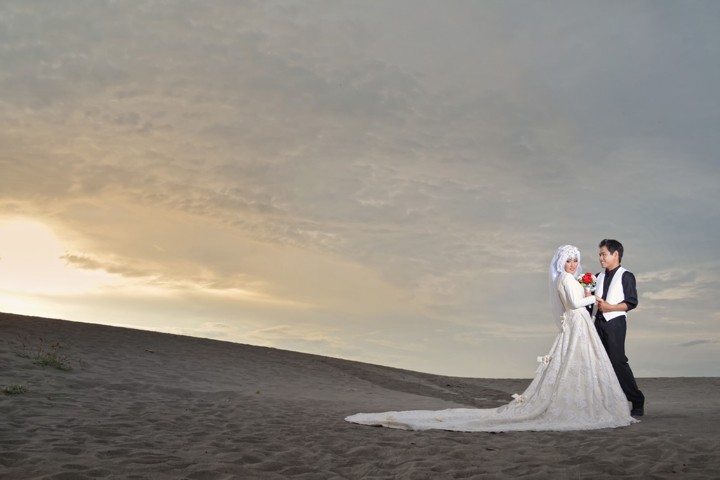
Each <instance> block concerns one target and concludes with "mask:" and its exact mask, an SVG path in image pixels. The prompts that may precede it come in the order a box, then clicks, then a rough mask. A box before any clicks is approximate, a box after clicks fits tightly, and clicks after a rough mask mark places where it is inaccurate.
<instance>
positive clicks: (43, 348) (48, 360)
mask: <svg viewBox="0 0 720 480" xmlns="http://www.w3.org/2000/svg"><path fill="white" fill-rule="evenodd" d="M40 342H41V343H40V345H38V346H37V347H36V348H30V347H28V346H27V345H26V344H25V343H24V342H23V344H22V351H21V352H19V353H18V356H20V357H23V358H29V359H30V360H32V361H33V363H34V364H36V365H42V366H43V367H45V366H48V367H55V368H57V369H58V370H72V367H71V366H70V360H69V359H68V356H67V355H66V354H64V353H62V351H61V350H62V348H63V346H62V345H61V344H60V342H55V343H53V344H51V345H47V344H46V343H45V342H44V341H43V340H42V339H40Z"/></svg>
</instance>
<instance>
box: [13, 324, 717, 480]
mask: <svg viewBox="0 0 720 480" xmlns="http://www.w3.org/2000/svg"><path fill="white" fill-rule="evenodd" d="M58 344H59V348H57V347H53V346H54V345H58ZM38 349H43V351H44V352H46V353H50V354H53V353H58V354H59V356H60V357H64V362H65V364H66V365H67V366H69V367H70V368H71V369H70V370H62V369H59V368H55V367H53V366H51V365H46V366H42V365H38V364H36V363H34V361H33V358H32V357H33V356H34V355H36V354H37V352H38ZM528 383H529V380H516V379H483V378H457V377H443V376H437V375H430V374H423V373H418V372H411V371H406V370H399V369H393V368H388V367H381V366H376V365H369V364H363V363H358V362H350V361H345V360H339V359H334V358H328V357H320V356H314V355H307V354H301V353H295V352H289V351H283V350H276V349H271V348H263V347H254V346H248V345H240V344H233V343H227V342H219V341H213V340H206V339H199V338H192V337H183V336H176V335H168V334H161V333H155V332H146V331H140V330H132V329H123V328H114V327H106V326H100V325H93V324H86V323H78V322H68V321H62V320H50V319H42V318H34V317H24V316H19V315H10V314H0V389H10V388H11V387H12V386H13V385H22V386H23V387H24V388H25V390H26V391H25V392H24V393H18V394H12V395H10V394H2V393H0V478H2V479H6V478H7V479H36V478H37V479H40V478H42V479H45V478H47V479H73V480H74V479H89V478H110V479H112V478H123V479H125V478H127V479H255V478H262V479H281V478H297V479H334V478H346V479H360V478H368V479H390V478H393V479H394V478H398V479H443V478H475V479H480V478H487V479H498V478H528V479H546V478H553V479H590V478H608V477H613V478H637V479H641V478H642V479H647V478H656V479H664V478H673V479H690V478H697V479H707V478H720V454H718V452H719V451H720V433H719V432H720V397H719V396H718V391H719V390H718V387H719V386H720V378H640V379H638V383H639V384H640V388H641V389H642V390H643V391H644V393H645V395H646V397H647V403H646V407H645V410H646V416H645V417H643V421H642V422H641V423H639V424H636V425H632V426H630V427H626V428H619V429H608V430H594V431H580V432H515V433H498V434H491V433H458V432H446V431H425V432H408V431H402V430H392V429H385V428H374V427H365V426H359V425H354V424H350V423H347V422H345V421H344V420H343V418H344V417H345V416H347V415H350V414H353V413H357V412H361V411H363V412H369V411H386V410H408V409H436V408H437V409H441V408H448V407H457V406H468V405H470V406H477V407H496V406H498V405H501V404H503V403H506V402H507V401H509V400H510V395H511V394H512V393H515V392H521V391H522V390H523V389H524V388H525V386H526V385H527V384H528Z"/></svg>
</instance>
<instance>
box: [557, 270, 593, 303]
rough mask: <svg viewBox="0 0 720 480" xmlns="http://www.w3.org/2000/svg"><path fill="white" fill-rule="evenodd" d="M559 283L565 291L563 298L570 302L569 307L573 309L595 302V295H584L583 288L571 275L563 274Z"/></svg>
mask: <svg viewBox="0 0 720 480" xmlns="http://www.w3.org/2000/svg"><path fill="white" fill-rule="evenodd" d="M561 285H562V289H563V290H564V291H565V298H567V301H568V302H569V303H570V308H572V309H573V310H574V309H576V308H581V307H587V306H588V305H592V304H593V303H595V295H590V296H589V297H586V296H584V294H585V290H584V289H583V288H582V286H580V284H579V283H577V280H575V279H574V278H572V276H571V275H564V276H563V280H562V284H561Z"/></svg>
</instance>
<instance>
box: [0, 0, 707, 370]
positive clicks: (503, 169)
mask: <svg viewBox="0 0 720 480" xmlns="http://www.w3.org/2000/svg"><path fill="white" fill-rule="evenodd" d="M719 59H720V3H719V2H716V1H714V0H706V1H702V0H693V1H686V2H677V1H671V0H653V1H638V0H629V1H625V0H623V1H619V0H607V1H605V0H603V1H582V2H577V1H574V0H573V1H571V0H567V1H560V0H557V1H556V0H545V1H536V2H531V1H518V0H494V1H491V0H483V1H470V0H468V1H460V0H455V1H449V2H430V1H422V0H391V1H386V0H383V1H380V0H366V1H342V0H333V1H330V0H328V1H313V0H310V1H274V0H262V1H243V2H237V1H234V0H232V1H230V0H227V1H209V2H208V1H200V0H198V1H193V0H183V1H179V0H178V1H173V0H133V1H113V0H86V1H80V0H53V1H33V0H8V1H4V2H2V4H0V145H1V146H2V148H0V311H4V312H11V313H19V314H23V315H38V316H45V317H50V318H61V319H66V320H73V321H82V322H92V323H99V324H106V325H117V326H125V327H131V328H141V329H149V330H156V331H162V332H169V333H175V334H182V335H192V336H199V337H207V338H214V339H219V340H225V341H232V342H238V343H245V344H252V345H263V346H271V347H276V348H281V349H288V350H295V351H301V352H308V353H313V354H320V355H327V356H332V357H340V358H346V359H351V360H359V361H363V362H369V363H375V364H381V365H388V366H393V367H399V368H406V369H411V370H417V371H423V372H428V373H438V374H444V375H453V376H463V377H494V378H503V377H513V378H530V377H532V376H533V374H534V371H535V369H536V367H537V363H536V357H537V356H538V355H544V354H546V353H547V351H549V349H550V346H551V345H552V342H553V339H554V337H555V335H556V334H557V332H556V327H555V321H554V319H553V316H552V313H551V310H550V305H549V299H548V280H547V277H548V266H549V263H550V259H551V258H552V255H553V253H554V252H555V249H556V248H557V247H558V246H559V245H563V244H568V243H570V244H573V245H576V246H578V247H579V249H580V250H581V252H582V254H583V257H582V268H581V269H582V271H591V272H598V271H599V264H598V261H597V250H598V248H597V245H598V242H599V241H600V240H601V239H603V238H616V239H618V240H620V241H621V242H622V243H623V244H624V246H625V256H624V257H623V266H624V267H626V268H627V269H629V270H631V271H632V272H634V273H635V275H636V278H637V281H638V291H639V305H638V308H637V309H636V310H634V311H633V312H631V314H630V316H629V320H628V322H629V327H628V337H627V342H626V348H627V353H628V357H629V358H630V365H631V366H632V368H633V369H634V371H635V374H636V376H638V377H656V376H720V326H719V325H720V300H719V299H718V294H717V292H718V290H719V289H720V279H718V278H715V277H714V276H713V273H712V272H713V271H715V270H720V253H719V252H718V238H720V208H719V205H720V186H719V182H718V181H719V180H720V158H719V157H718V153H719V152H720V135H718V134H717V132H718V131H720V94H718V85H720V61H718V60H719Z"/></svg>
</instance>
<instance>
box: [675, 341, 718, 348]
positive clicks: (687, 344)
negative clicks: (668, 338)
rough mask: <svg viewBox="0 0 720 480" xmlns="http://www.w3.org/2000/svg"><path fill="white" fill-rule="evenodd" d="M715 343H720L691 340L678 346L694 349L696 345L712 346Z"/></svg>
mask: <svg viewBox="0 0 720 480" xmlns="http://www.w3.org/2000/svg"><path fill="white" fill-rule="evenodd" d="M715 343H720V342H719V341H717V340H691V341H689V342H685V343H681V344H679V345H678V346H680V347H696V346H698V345H712V344H715Z"/></svg>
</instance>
